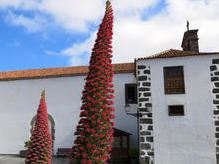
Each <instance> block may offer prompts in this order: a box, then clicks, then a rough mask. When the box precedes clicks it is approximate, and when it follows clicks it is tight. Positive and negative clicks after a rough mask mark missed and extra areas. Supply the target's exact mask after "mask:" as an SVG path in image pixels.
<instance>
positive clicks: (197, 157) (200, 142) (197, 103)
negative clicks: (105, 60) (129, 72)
mask: <svg viewBox="0 0 219 164" xmlns="http://www.w3.org/2000/svg"><path fill="white" fill-rule="evenodd" d="M215 57H216V56H214V55H211V56H200V57H180V58H168V59H153V60H145V61H138V65H147V66H148V65H149V66H150V70H151V94H152V97H151V99H152V112H153V126H154V154H155V156H154V157H155V159H154V160H155V161H154V162H155V163H156V164H167V163H168V164H187V163H192V164H216V153H215V136H214V135H215V134H214V128H213V110H212V92H211V81H210V80H211V77H210V70H209V67H210V65H211V62H212V59H213V58H215ZM165 66H183V67H184V80H185V94H174V95H165V94H164V76H163V67H165ZM181 104H183V105H184V109H185V116H169V115H168V105H181Z"/></svg>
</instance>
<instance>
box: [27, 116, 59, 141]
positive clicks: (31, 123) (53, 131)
mask: <svg viewBox="0 0 219 164" xmlns="http://www.w3.org/2000/svg"><path fill="white" fill-rule="evenodd" d="M36 117H37V115H35V116H34V117H33V118H32V120H31V122H30V127H31V128H30V134H32V133H33V128H34V123H35V121H36ZM48 120H49V121H50V122H51V137H52V141H53V143H54V140H55V121H54V119H53V117H52V116H51V115H50V114H48Z"/></svg>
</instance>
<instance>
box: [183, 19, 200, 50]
mask: <svg viewBox="0 0 219 164" xmlns="http://www.w3.org/2000/svg"><path fill="white" fill-rule="evenodd" d="M181 47H182V48H183V51H196V52H199V46H198V30H197V29H196V30H189V22H188V21H187V31H186V32H185V33H184V36H183V41H182V45H181Z"/></svg>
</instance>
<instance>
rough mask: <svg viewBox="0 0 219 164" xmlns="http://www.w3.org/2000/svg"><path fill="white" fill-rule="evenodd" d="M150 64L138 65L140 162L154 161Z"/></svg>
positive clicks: (149, 162) (149, 163) (151, 163)
mask: <svg viewBox="0 0 219 164" xmlns="http://www.w3.org/2000/svg"><path fill="white" fill-rule="evenodd" d="M150 74H151V71H150V66H145V65H138V66H137V83H138V110H139V113H140V119H139V123H140V127H139V128H140V129H139V142H140V143H139V144H140V162H141V164H153V163H154V144H153V142H154V138H153V117H152V116H153V115H152V104H151V79H150Z"/></svg>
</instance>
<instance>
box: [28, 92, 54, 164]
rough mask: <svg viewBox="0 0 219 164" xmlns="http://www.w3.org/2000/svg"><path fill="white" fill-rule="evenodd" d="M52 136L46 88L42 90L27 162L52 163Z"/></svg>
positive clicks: (29, 163) (32, 163)
mask: <svg viewBox="0 0 219 164" xmlns="http://www.w3.org/2000/svg"><path fill="white" fill-rule="evenodd" d="M51 155H52V138H51V134H50V130H49V122H48V113H47V107H46V101H45V90H43V91H42V94H41V99H40V105H39V108H38V110H37V117H36V122H35V125H34V129H33V133H32V135H31V137H30V143H29V146H28V150H27V154H26V159H25V163H26V164H37V163H40V164H51Z"/></svg>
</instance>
